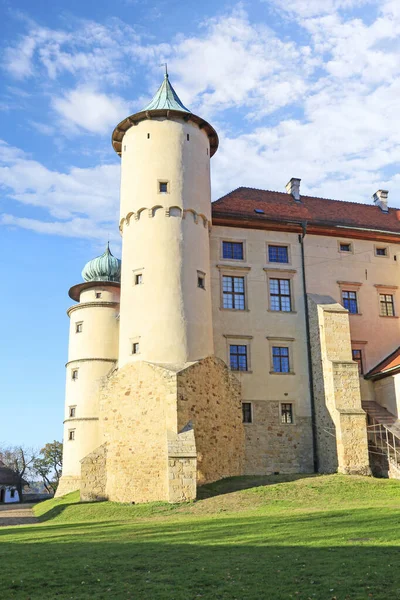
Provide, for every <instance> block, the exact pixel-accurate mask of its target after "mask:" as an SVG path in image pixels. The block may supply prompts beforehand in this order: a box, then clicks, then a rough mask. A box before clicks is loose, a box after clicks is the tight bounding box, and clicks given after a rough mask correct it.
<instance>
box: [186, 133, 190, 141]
mask: <svg viewBox="0 0 400 600" xmlns="http://www.w3.org/2000/svg"><path fill="white" fill-rule="evenodd" d="M186 139H187V141H189V134H188V133H187V134H186Z"/></svg>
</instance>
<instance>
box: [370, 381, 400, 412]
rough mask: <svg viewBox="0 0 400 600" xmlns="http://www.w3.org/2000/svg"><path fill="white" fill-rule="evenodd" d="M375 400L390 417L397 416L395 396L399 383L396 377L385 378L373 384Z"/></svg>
mask: <svg viewBox="0 0 400 600" xmlns="http://www.w3.org/2000/svg"><path fill="white" fill-rule="evenodd" d="M374 388H375V398H376V401H377V402H378V404H380V405H381V406H383V407H384V408H386V409H387V410H388V411H389V412H390V413H392V415H396V416H397V415H398V414H399V412H398V407H397V395H398V393H399V391H400V390H399V382H398V381H396V376H391V377H385V378H384V379H379V380H378V381H375V382H374Z"/></svg>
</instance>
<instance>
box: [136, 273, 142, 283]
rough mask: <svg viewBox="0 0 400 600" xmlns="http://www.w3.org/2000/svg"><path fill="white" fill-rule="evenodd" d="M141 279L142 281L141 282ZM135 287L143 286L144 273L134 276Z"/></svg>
mask: <svg viewBox="0 0 400 600" xmlns="http://www.w3.org/2000/svg"><path fill="white" fill-rule="evenodd" d="M139 278H140V281H139ZM134 279H135V285H143V273H142V272H140V273H135V274H134Z"/></svg>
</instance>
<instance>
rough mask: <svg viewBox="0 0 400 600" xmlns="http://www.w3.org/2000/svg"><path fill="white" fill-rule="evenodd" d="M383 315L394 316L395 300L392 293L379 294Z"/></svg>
mask: <svg viewBox="0 0 400 600" xmlns="http://www.w3.org/2000/svg"><path fill="white" fill-rule="evenodd" d="M379 302H380V307H381V311H380V314H381V317H394V302H393V296H392V294H379Z"/></svg>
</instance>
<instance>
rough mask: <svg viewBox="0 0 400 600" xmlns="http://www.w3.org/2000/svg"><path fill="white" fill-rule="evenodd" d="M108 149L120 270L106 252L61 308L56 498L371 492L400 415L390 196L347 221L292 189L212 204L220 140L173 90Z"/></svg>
mask: <svg viewBox="0 0 400 600" xmlns="http://www.w3.org/2000/svg"><path fill="white" fill-rule="evenodd" d="M112 143H113V147H114V150H115V151H116V152H117V153H118V154H119V156H120V157H121V202H120V231H121V235H122V261H121V262H120V261H119V260H118V259H116V258H115V257H114V256H113V255H112V254H111V251H110V249H109V247H107V249H106V251H105V253H104V254H103V255H102V256H100V257H97V258H95V259H94V260H92V261H90V262H89V263H88V264H87V265H86V266H85V267H84V269H83V272H82V275H83V279H84V282H83V283H79V284H77V285H74V286H73V287H72V288H71V289H70V291H69V295H70V297H71V298H72V299H73V300H74V301H76V304H74V305H73V306H72V307H71V308H70V309H69V310H68V315H69V317H70V335H69V357H68V363H67V365H66V371H67V377H66V401H65V421H64V427H65V429H64V467H63V476H62V480H61V483H60V486H59V489H58V495H62V494H65V493H67V492H69V491H72V490H76V489H79V490H80V493H81V498H82V499H83V500H93V499H103V498H108V499H110V500H114V501H119V502H147V501H156V500H157V501H170V502H179V501H183V500H188V499H193V498H195V497H196V488H197V486H199V485H202V484H204V483H207V482H212V481H215V480H218V479H221V478H224V477H230V476H236V475H264V474H270V473H309V472H313V471H316V472H323V473H332V472H336V471H339V472H342V473H358V474H369V473H370V472H371V471H370V467H371V465H370V458H371V453H370V452H369V450H371V444H372V443H374V444H375V446H374V447H375V448H381V449H382V448H383V446H382V444H380V442H379V439H378V441H377V439H376V438H377V436H376V433H377V431H378V438H379V432H380V440H381V441H382V439H383V437H382V432H384V433H385V432H386V436H387V434H388V432H389V435H392V436H393V439H392V441H394V445H395V442H396V427H397V425H398V422H397V415H398V413H399V410H400V386H399V379H398V377H400V348H399V339H400V336H399V333H400V326H399V320H398V315H400V297H399V282H400V275H399V263H398V260H397V258H398V256H400V254H399V250H400V245H399V244H400V211H398V210H396V209H391V208H388V202H387V196H388V193H387V192H386V191H385V190H379V191H378V192H376V194H375V195H374V197H373V198H374V200H373V203H372V204H370V205H366V204H356V203H344V202H340V201H336V200H327V199H323V198H315V197H309V196H303V195H302V193H301V189H300V179H296V178H292V179H290V181H289V183H288V184H287V186H286V192H271V191H264V190H256V189H250V188H239V189H237V190H234V191H233V192H231V193H229V194H227V195H226V196H224V197H223V198H221V199H220V200H218V201H216V202H214V203H213V204H212V203H211V190H210V159H211V157H212V156H213V155H214V154H215V152H216V151H217V148H218V136H217V133H216V131H215V130H214V129H213V127H212V126H211V125H210V124H209V123H207V122H206V121H205V120H204V119H202V118H200V117H198V116H196V115H194V114H193V113H191V112H190V111H189V110H188V109H187V108H186V107H185V106H184V105H183V104H182V102H181V101H180V99H179V97H178V96H177V94H176V92H175V91H174V89H173V87H172V85H171V83H170V81H169V78H168V75H166V76H165V79H164V81H163V83H162V85H161V86H160V88H159V90H158V91H157V93H156V95H155V96H154V98H153V100H152V101H151V102H150V104H148V106H146V107H145V108H144V109H143V110H142V111H140V112H138V113H136V114H134V115H132V116H129V117H127V118H126V119H125V120H123V121H122V122H121V123H120V124H119V125H118V126H117V127H116V129H115V130H114V133H113V136H112ZM232 168H233V166H232ZM367 417H368V420H367ZM371 432H372V434H373V435H374V436H375V440H374V439H372V437H371ZM399 432H400V429H399ZM399 435H400V434H399ZM392 454H393V453H392ZM395 454H396V451H395ZM388 456H389V462H391V465H392V466H391V471H392V472H393V473H394V472H395V471H396V472H397V466H398V464H397V463H396V460H397V458H396V456H395V459H396V460H393V456H392V455H391V453H390V451H389V455H388Z"/></svg>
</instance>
